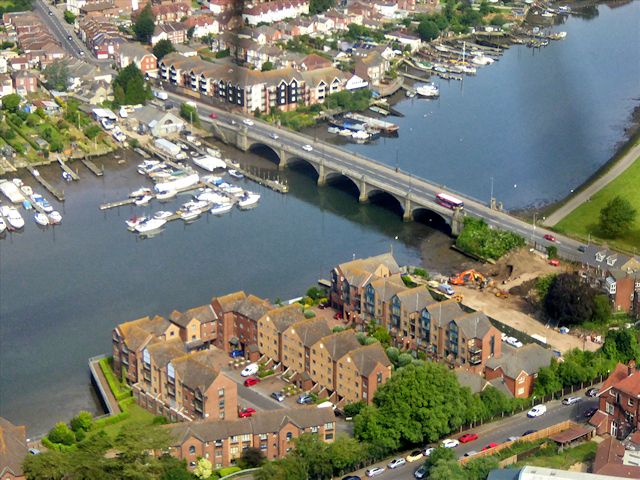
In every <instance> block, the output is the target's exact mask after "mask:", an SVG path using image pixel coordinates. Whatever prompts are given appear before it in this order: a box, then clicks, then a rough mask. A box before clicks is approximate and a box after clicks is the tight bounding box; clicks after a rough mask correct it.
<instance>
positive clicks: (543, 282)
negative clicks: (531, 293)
mask: <svg viewBox="0 0 640 480" xmlns="http://www.w3.org/2000/svg"><path fill="white" fill-rule="evenodd" d="M555 278H556V274H555V273H552V274H549V275H545V276H543V277H538V278H537V279H536V285H535V287H534V289H535V291H536V293H537V294H538V299H539V300H540V301H541V302H544V299H545V297H546V296H547V292H548V291H549V288H550V287H551V284H552V283H553V281H554V279H555Z"/></svg>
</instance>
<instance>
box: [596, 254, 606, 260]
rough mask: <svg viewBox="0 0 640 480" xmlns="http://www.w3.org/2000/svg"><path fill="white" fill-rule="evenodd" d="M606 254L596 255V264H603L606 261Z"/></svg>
mask: <svg viewBox="0 0 640 480" xmlns="http://www.w3.org/2000/svg"><path fill="white" fill-rule="evenodd" d="M604 257H605V252H598V253H596V262H601V261H603V260H604Z"/></svg>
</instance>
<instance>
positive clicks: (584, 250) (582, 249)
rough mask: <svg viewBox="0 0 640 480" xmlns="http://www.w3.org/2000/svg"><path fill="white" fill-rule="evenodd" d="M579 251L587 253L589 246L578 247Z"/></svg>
mask: <svg viewBox="0 0 640 480" xmlns="http://www.w3.org/2000/svg"><path fill="white" fill-rule="evenodd" d="M578 251H579V252H582V253H584V252H586V251H587V246H586V245H580V246H579V247H578Z"/></svg>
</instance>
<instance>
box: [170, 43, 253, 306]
mask: <svg viewBox="0 0 640 480" xmlns="http://www.w3.org/2000/svg"><path fill="white" fill-rule="evenodd" d="M167 56H168V55H167ZM165 58H166V57H165ZM246 297H247V295H246V294H245V293H244V292H243V291H242V290H241V291H239V292H234V293H229V294H227V295H223V296H221V297H214V298H213V300H217V301H218V303H220V306H221V307H222V310H223V311H224V312H233V311H234V310H235V308H236V306H237V305H239V304H240V302H241V301H242V300H244V299H245V298H246ZM213 300H212V301H213Z"/></svg>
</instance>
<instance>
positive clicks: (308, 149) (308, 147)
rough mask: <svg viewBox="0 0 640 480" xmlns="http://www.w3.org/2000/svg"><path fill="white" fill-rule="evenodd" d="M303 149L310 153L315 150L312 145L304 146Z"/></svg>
mask: <svg viewBox="0 0 640 480" xmlns="http://www.w3.org/2000/svg"><path fill="white" fill-rule="evenodd" d="M302 149H303V150H304V151H305V152H310V151H311V150H313V147H312V146H311V145H303V146H302Z"/></svg>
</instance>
